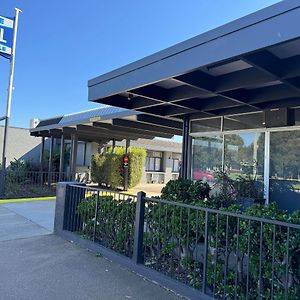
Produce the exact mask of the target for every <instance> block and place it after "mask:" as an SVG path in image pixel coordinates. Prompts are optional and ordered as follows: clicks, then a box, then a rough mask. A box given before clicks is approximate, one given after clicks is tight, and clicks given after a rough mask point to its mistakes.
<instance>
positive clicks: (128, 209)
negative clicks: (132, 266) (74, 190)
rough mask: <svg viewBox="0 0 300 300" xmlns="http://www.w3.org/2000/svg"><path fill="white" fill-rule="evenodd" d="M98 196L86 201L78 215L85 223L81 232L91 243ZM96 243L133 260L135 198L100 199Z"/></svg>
mask: <svg viewBox="0 0 300 300" xmlns="http://www.w3.org/2000/svg"><path fill="white" fill-rule="evenodd" d="M96 201H97V196H91V197H88V198H86V199H84V200H83V201H82V202H81V203H80V204H79V205H78V207H77V214H79V216H80V219H81V221H82V223H83V226H82V230H81V232H80V234H81V235H83V236H84V237H85V238H87V239H92V237H93V232H94V222H95V210H96ZM97 208H98V210H97V224H96V236H95V240H96V241H98V242H100V243H101V244H102V245H104V246H106V247H109V248H111V249H113V250H115V251H118V252H119V253H123V254H125V255H126V256H132V252H133V236H134V220H135V202H134V200H133V199H132V198H130V197H128V198H127V199H124V200H123V199H122V200H117V199H113V197H112V196H100V197H99V198H98V205H97Z"/></svg>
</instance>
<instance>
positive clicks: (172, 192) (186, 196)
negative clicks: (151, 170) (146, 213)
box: [161, 178, 210, 204]
mask: <svg viewBox="0 0 300 300" xmlns="http://www.w3.org/2000/svg"><path fill="white" fill-rule="evenodd" d="M209 192H210V186H209V184H208V183H207V182H202V181H196V182H193V181H192V180H189V179H183V178H179V179H177V180H170V181H169V182H168V183H167V184H166V185H165V186H164V187H163V188H162V190H161V198H162V199H165V200H169V201H175V202H182V203H187V204H193V203H197V202H198V201H203V200H207V199H208V198H209Z"/></svg>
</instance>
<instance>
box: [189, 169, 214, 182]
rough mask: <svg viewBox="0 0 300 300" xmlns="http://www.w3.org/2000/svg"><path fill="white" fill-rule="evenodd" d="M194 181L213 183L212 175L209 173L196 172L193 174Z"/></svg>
mask: <svg viewBox="0 0 300 300" xmlns="http://www.w3.org/2000/svg"><path fill="white" fill-rule="evenodd" d="M193 179H194V180H202V181H213V180H214V175H213V174H212V173H210V172H209V171H202V170H197V171H194V173H193Z"/></svg>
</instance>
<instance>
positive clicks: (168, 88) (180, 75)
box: [88, 0, 300, 201]
mask: <svg viewBox="0 0 300 300" xmlns="http://www.w3.org/2000/svg"><path fill="white" fill-rule="evenodd" d="M299 19H300V2H299V1H295V0H288V1H283V2H280V3H278V4H275V5H273V6H270V7H268V8H265V9H263V10H260V11H258V12H255V13H253V14H250V15H248V16H246V17H243V18H241V19H238V20H236V21H233V22H231V23H228V24H226V25H224V26H221V27H219V28H216V29H214V30H211V31H209V32H206V33H204V34H201V35H198V36H196V37H194V38H192V39H189V40H187V41H184V42H182V43H179V44H177V45H175V46H172V47H170V48H167V49H165V50H163V51H160V52H158V53H155V54H153V55H150V56H148V57H146V58H144V59H141V60H139V61H136V62H134V63H131V64H129V65H127V66H124V67H122V68H119V69H117V70H114V71H112V72H110V73H107V74H104V75H101V76H99V77H96V78H94V79H91V80H89V82H88V88H89V100H90V101H93V102H98V103H102V104H108V105H112V106H117V107H122V108H126V109H131V110H134V111H136V112H139V113H143V114H145V115H142V116H138V118H140V119H141V120H144V121H146V122H147V123H150V124H153V125H155V126H157V125H161V124H162V122H176V124H178V122H182V125H183V127H182V130H183V151H182V153H183V157H182V176H183V177H190V176H191V171H190V167H191V162H192V155H191V154H192V150H191V148H192V146H191V145H192V137H199V136H203V135H206V134H208V133H209V134H213V133H214V134H219V135H221V140H222V138H223V140H224V134H225V133H229V132H234V131H240V132H241V131H244V132H247V131H252V132H261V133H263V135H264V148H265V149H264V151H265V153H264V162H263V168H262V169H263V177H264V185H265V198H266V199H267V201H268V198H269V196H268V194H269V177H270V176H269V173H270V132H272V131H280V130H281V131H282V130H287V129H293V130H297V129H299V128H298V127H297V125H299V122H300V114H299V112H300V111H299V107H300V26H298V25H297V24H299ZM174 128H175V127H174ZM223 147H224V151H223V154H222V158H220V159H221V160H222V165H223V166H224V155H225V154H224V152H225V145H224V142H223Z"/></svg>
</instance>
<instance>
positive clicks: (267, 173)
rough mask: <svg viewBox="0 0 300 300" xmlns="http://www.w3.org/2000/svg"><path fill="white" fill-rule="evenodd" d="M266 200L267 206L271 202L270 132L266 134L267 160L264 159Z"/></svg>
mask: <svg viewBox="0 0 300 300" xmlns="http://www.w3.org/2000/svg"><path fill="white" fill-rule="evenodd" d="M264 198H265V204H269V201H270V199H269V198H270V132H269V131H266V132H265V159H264Z"/></svg>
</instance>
